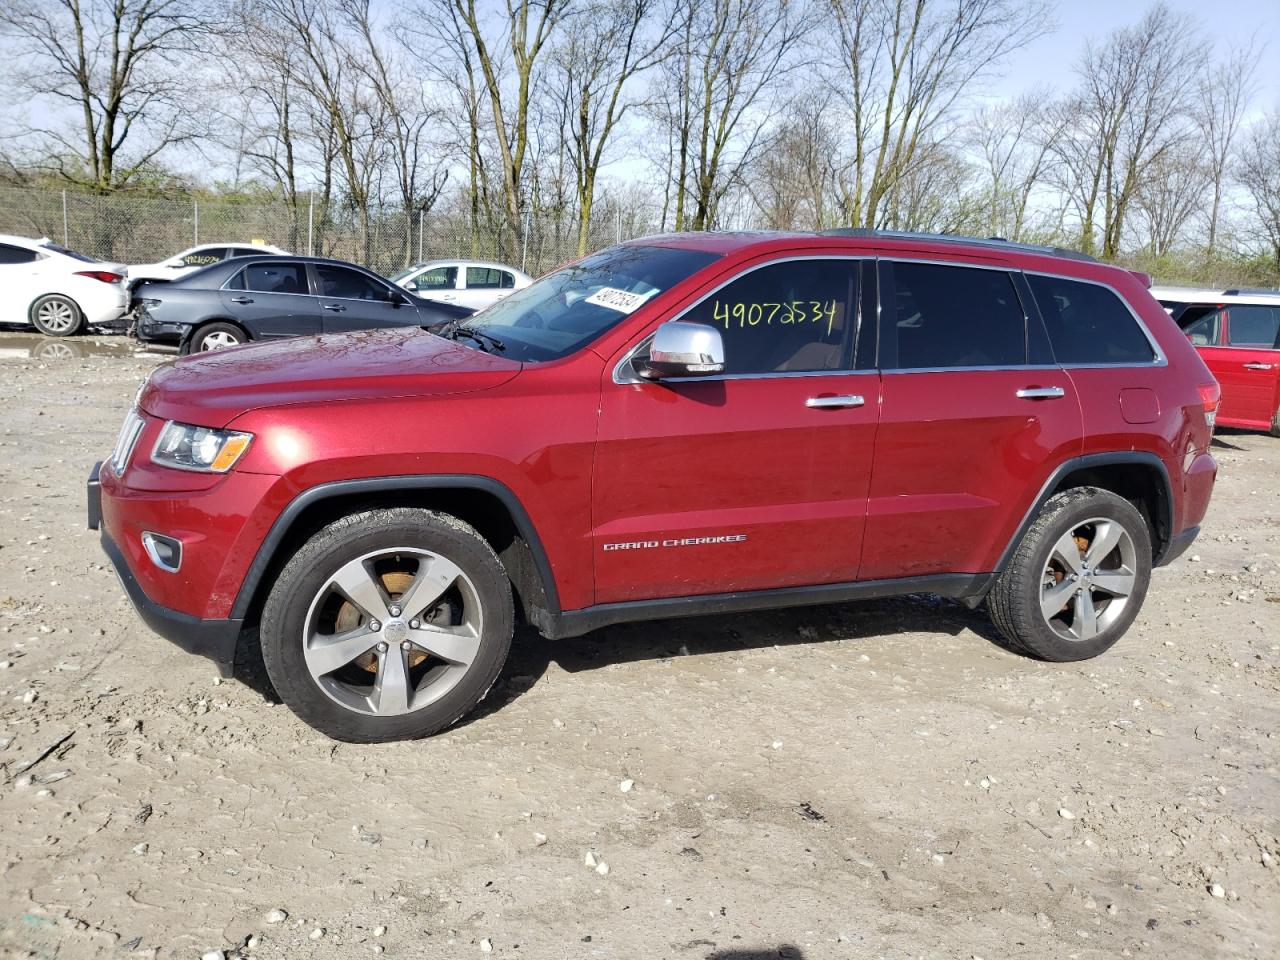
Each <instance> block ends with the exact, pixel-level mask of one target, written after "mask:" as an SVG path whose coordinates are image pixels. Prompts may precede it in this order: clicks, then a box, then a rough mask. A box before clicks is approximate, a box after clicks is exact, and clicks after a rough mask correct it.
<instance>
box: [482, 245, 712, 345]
mask: <svg viewBox="0 0 1280 960" xmlns="http://www.w3.org/2000/svg"><path fill="white" fill-rule="evenodd" d="M717 259H719V254H714V253H703V252H701V251H698V250H676V249H672V248H670V247H632V246H622V247H611V248H609V249H608V250H603V251H601V252H600V253H597V254H593V255H592V256H589V257H587V258H585V259H583V260H579V261H578V262H577V263H574V264H571V265H570V266H567V267H564V268H562V269H560V270H557V271H556V272H555V273H552V274H549V275H547V276H545V277H543V278H542V279H541V280H539V281H537V282H536V283H534V284H533V285H532V286H529V287H525V288H524V289H523V290H517V291H516V292H515V293H513V294H511V295H510V296H509V297H507V298H506V299H505V300H499V301H498V302H497V303H495V304H494V305H493V306H491V307H488V308H487V309H485V310H484V311H483V312H482V313H479V314H477V315H476V316H475V317H474V318H472V319H470V320H464V321H463V322H462V323H461V324H459V325H458V326H457V332H458V333H461V334H462V335H463V336H466V334H467V332H468V331H471V332H474V333H478V334H480V335H482V337H483V338H484V339H485V341H486V343H487V345H488V346H489V347H490V348H491V349H493V350H494V352H496V353H500V354H501V355H502V356H504V357H509V358H511V359H512V360H520V361H525V362H533V363H538V362H542V361H547V360H559V359H560V358H561V357H567V356H568V355H569V354H571V353H573V352H574V351H575V350H577V349H578V348H579V347H582V346H585V345H586V344H588V343H590V342H591V341H592V340H594V339H596V338H597V337H598V336H600V334H602V333H604V332H605V331H606V330H609V329H610V328H612V327H614V326H616V325H617V324H618V323H620V322H622V320H623V319H624V318H625V317H627V316H628V315H629V314H630V313H632V312H633V311H634V310H636V309H637V308H639V307H640V306H641V305H643V304H644V303H646V302H648V301H649V300H651V299H652V298H654V297H656V296H657V295H658V294H660V293H662V292H663V291H665V290H669V289H670V288H671V287H673V286H675V285H676V284H677V283H679V282H680V281H681V280H684V279H685V278H686V277H689V276H692V275H693V274H695V273H697V272H698V271H699V270H701V269H702V268H703V267H705V266H706V265H707V264H709V263H711V262H713V261H715V260H717ZM495 341H496V344H495Z"/></svg>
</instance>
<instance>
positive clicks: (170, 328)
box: [135, 310, 191, 343]
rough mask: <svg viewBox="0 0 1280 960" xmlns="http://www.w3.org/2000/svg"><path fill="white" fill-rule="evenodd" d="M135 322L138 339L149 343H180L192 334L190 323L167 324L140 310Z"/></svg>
mask: <svg viewBox="0 0 1280 960" xmlns="http://www.w3.org/2000/svg"><path fill="white" fill-rule="evenodd" d="M135 320H136V321H137V322H136V326H135V331H136V333H137V335H138V339H139V340H145V341H147V342H149V343H180V342H181V341H182V339H183V338H184V337H186V335H187V334H188V333H190V332H191V324H189V323H166V322H164V321H162V320H157V319H156V318H155V317H153V316H152V315H151V314H149V313H147V312H146V311H145V310H138V311H137V313H136V314H135Z"/></svg>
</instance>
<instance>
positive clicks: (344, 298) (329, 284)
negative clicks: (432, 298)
mask: <svg viewBox="0 0 1280 960" xmlns="http://www.w3.org/2000/svg"><path fill="white" fill-rule="evenodd" d="M314 270H315V274H316V292H317V293H319V294H320V296H319V307H320V323H321V326H322V328H323V330H324V332H325V333H345V332H346V331H348V330H369V329H371V328H374V327H405V326H416V325H417V324H418V323H419V322H420V321H419V317H418V311H417V310H415V309H414V307H413V306H412V305H411V304H409V303H407V302H406V301H405V299H404V296H403V295H402V294H401V293H400V292H399V291H398V290H395V289H393V288H392V287H391V286H390V285H389V284H385V283H382V282H381V281H379V280H376V279H374V278H373V277H370V276H368V275H366V274H364V273H361V272H360V271H359V270H352V269H351V268H350V267H338V266H333V265H332V264H327V263H319V264H316V265H315V267H314Z"/></svg>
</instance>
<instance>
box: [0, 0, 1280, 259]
mask: <svg viewBox="0 0 1280 960" xmlns="http://www.w3.org/2000/svg"><path fill="white" fill-rule="evenodd" d="M1054 12H1055V7H1054V5H1053V4H1050V3H1044V2H1041V0H946V2H942V0H378V2H371V0H240V2H233V3H230V4H228V3H225V2H220V0H111V2H108V0H6V2H5V3H4V4H3V6H2V7H0V45H2V46H3V48H4V52H5V58H4V66H3V67H0V76H3V77H4V78H5V87H6V89H8V90H9V91H11V92H13V93H17V94H18V95H17V96H16V97H14V98H13V99H14V100H16V101H18V102H19V103H27V104H35V106H34V107H33V108H31V109H25V108H21V107H19V108H17V109H10V110H8V112H6V113H5V114H3V115H0V124H2V125H0V181H2V182H3V184H4V185H5V186H7V187H10V188H15V189H31V190H37V189H44V190H57V191H61V190H69V191H74V192H77V193H81V192H90V193H94V194H109V193H127V194H129V195H144V196H151V197H156V196H163V197H197V198H200V197H202V198H205V199H208V200H214V199H217V200H221V201H228V202H230V201H236V202H245V203H250V202H267V201H270V202H272V203H275V204H278V205H280V206H281V207H282V208H283V209H286V210H288V211H291V223H290V225H289V227H288V228H287V231H286V232H287V234H288V235H285V236H280V237H272V239H273V240H275V241H277V242H282V243H285V244H288V245H291V246H292V247H294V248H302V247H304V246H305V243H304V242H303V240H302V238H300V236H299V233H300V231H303V230H305V229H306V224H308V223H309V222H310V221H309V218H314V216H315V214H314V211H315V210H316V209H319V210H321V211H322V214H323V217H324V218H325V222H338V221H342V222H343V223H345V224H347V225H348V227H349V228H350V229H352V230H354V231H355V235H356V236H358V237H360V238H361V245H362V247H363V249H361V250H357V251H356V254H357V259H359V258H360V255H362V256H363V259H364V260H365V261H366V262H369V261H371V259H372V255H373V253H374V250H373V247H375V246H381V245H385V244H386V243H387V242H388V240H387V238H388V237H390V238H394V241H393V242H394V244H395V245H396V247H397V249H396V250H394V251H392V258H393V259H397V260H404V261H407V260H410V259H413V258H414V256H415V242H417V243H419V244H420V241H421V238H420V237H418V238H417V240H416V241H415V225H417V229H418V230H419V232H420V231H421V224H422V222H423V221H422V220H421V217H422V216H424V215H430V216H432V217H441V216H446V215H447V216H448V217H450V218H452V219H451V222H458V221H462V222H465V223H466V224H467V225H468V228H469V229H470V230H472V231H473V232H475V233H476V234H484V235H486V236H492V237H498V238H500V240H501V244H505V245H506V249H514V248H515V245H517V244H518V243H519V242H520V240H521V238H522V237H524V236H525V235H526V234H527V232H528V231H529V230H530V229H531V224H535V223H536V224H541V225H545V224H547V223H552V222H553V223H555V224H556V229H557V230H559V231H562V232H565V233H566V235H567V236H568V237H569V238H570V241H571V245H572V247H574V248H576V250H577V251H579V252H585V251H586V250H588V249H591V248H593V247H595V246H598V245H600V244H601V243H602V242H607V241H608V240H612V238H613V236H614V235H615V232H616V234H617V235H623V234H625V235H628V236H631V235H636V234H638V233H641V232H646V231H657V230H702V229H721V228H734V227H744V226H749V227H776V228H800V229H813V228H817V229H826V228H831V227H839V226H862V227H878V228H891V229H905V230H924V231H941V232H956V233H970V234H979V235H984V236H992V235H995V236H1002V237H1006V238H1010V239H1020V240H1030V241H1037V242H1052V243H1058V244H1064V245H1068V246H1072V247H1076V248H1079V249H1082V250H1085V251H1088V252H1092V253H1094V254H1096V255H1098V256H1102V257H1105V258H1107V259H1112V260H1119V261H1122V262H1126V263H1130V264H1134V265H1138V266H1142V267H1144V268H1146V269H1149V270H1151V271H1153V272H1154V273H1156V274H1157V275H1158V276H1160V277H1161V278H1162V279H1174V280H1201V281H1204V282H1252V283H1276V282H1278V281H1280V91H1276V90H1268V89H1259V84H1258V83H1257V82H1256V79H1255V78H1256V70H1255V68H1256V65H1257V63H1258V62H1259V59H1260V58H1261V57H1262V56H1264V55H1268V53H1270V54H1272V55H1273V54H1274V51H1267V50H1266V48H1265V45H1264V43H1262V42H1261V41H1259V42H1258V43H1256V44H1255V45H1253V46H1252V47H1248V48H1244V49H1235V48H1233V49H1227V48H1225V45H1224V44H1222V43H1220V42H1218V41H1217V40H1216V39H1215V37H1214V35H1213V32H1212V23H1211V22H1205V20H1197V19H1192V18H1191V17H1189V16H1188V15H1186V14H1184V13H1180V12H1178V11H1175V10H1173V9H1171V8H1170V7H1167V6H1165V5H1163V4H1160V3H1157V4H1154V5H1152V6H1150V7H1148V8H1146V9H1145V10H1142V9H1138V8H1135V10H1134V13H1133V16H1132V19H1131V22H1130V23H1129V25H1128V26H1126V27H1124V28H1122V29H1119V30H1117V31H1115V32H1113V33H1111V34H1108V35H1100V36H1096V37H1091V38H1086V37H1081V38H1080V39H1079V44H1078V54H1077V56H1076V58H1075V60H1074V63H1073V64H1072V65H1071V69H1070V70H1069V71H1068V70H1060V71H1057V73H1059V74H1061V75H1064V76H1068V77H1069V78H1070V80H1071V86H1069V88H1064V89H1050V88H1045V89H1042V90H1036V91H1033V92H1030V93H1026V94H1024V95H1022V96H1020V97H1018V98H1017V99H1013V100H1008V99H1001V98H999V97H997V96H995V95H994V94H993V91H994V90H997V89H1008V88H1011V87H1017V86H1021V85H1020V84H1010V83H999V82H998V78H1000V77H1001V76H1002V70H1003V69H1004V68H1005V66H1006V64H1007V62H1008V60H1009V58H1010V56H1011V55H1012V54H1014V53H1016V52H1017V51H1018V50H1020V49H1021V48H1023V47H1025V45H1027V44H1028V43H1030V42H1031V41H1033V40H1034V39H1036V38H1037V37H1039V36H1040V35H1042V34H1043V33H1045V32H1046V31H1051V30H1055V29H1056V24H1055V21H1054ZM1202 16H1204V17H1205V18H1206V20H1207V19H1208V17H1209V11H1208V8H1206V9H1205V11H1204V13H1203V14H1202ZM389 221H390V222H392V223H399V224H401V225H402V228H401V229H399V230H388V229H386V227H387V224H388V222H389Z"/></svg>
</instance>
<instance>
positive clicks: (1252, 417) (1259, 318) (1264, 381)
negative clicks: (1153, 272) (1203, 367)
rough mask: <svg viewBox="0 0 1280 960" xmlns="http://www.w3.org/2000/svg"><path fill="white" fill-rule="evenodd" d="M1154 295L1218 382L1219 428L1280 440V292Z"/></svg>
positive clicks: (1169, 291)
mask: <svg viewBox="0 0 1280 960" xmlns="http://www.w3.org/2000/svg"><path fill="white" fill-rule="evenodd" d="M1151 293H1152V294H1153V295H1154V296H1155V297H1156V298H1157V299H1158V300H1159V301H1160V304H1161V305H1162V306H1163V307H1164V308H1165V309H1166V310H1167V311H1169V315H1170V316H1172V317H1173V319H1174V321H1175V322H1176V323H1177V324H1178V326H1180V327H1181V328H1182V331H1183V333H1185V334H1186V335H1187V339H1188V340H1190V341H1191V342H1192V343H1193V344H1194V345H1195V347H1196V349H1197V350H1198V351H1200V356H1201V357H1203V358H1204V362H1205V363H1206V364H1207V365H1208V367H1209V371H1210V372H1211V373H1212V374H1213V375H1214V376H1215V377H1216V378H1217V379H1218V383H1219V384H1220V385H1221V387H1222V403H1221V405H1220V406H1219V408H1218V423H1220V424H1222V425H1223V426H1227V427H1244V428H1245V429H1248V430H1268V431H1270V432H1271V435H1272V436H1273V437H1280V290H1239V289H1237V290H1194V289H1190V288H1184V287H1160V288H1154V289H1152V291H1151Z"/></svg>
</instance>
